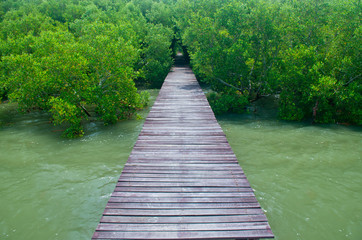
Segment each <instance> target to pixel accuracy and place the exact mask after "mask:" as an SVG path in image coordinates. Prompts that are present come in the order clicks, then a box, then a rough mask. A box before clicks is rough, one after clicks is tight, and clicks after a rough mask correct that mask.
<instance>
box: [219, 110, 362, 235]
mask: <svg viewBox="0 0 362 240" xmlns="http://www.w3.org/2000/svg"><path fill="white" fill-rule="evenodd" d="M246 116H247V115H228V116H223V117H220V118H219V123H220V125H221V126H222V128H223V130H224V132H225V133H226V135H227V138H228V140H229V143H230V145H231V147H232V148H233V150H234V152H235V154H236V155H237V157H238V160H239V162H240V164H241V166H242V168H243V169H244V171H245V173H246V176H247V178H248V180H249V182H250V184H251V185H252V187H253V188H254V189H255V194H256V196H257V198H258V200H259V202H260V204H261V205H262V207H263V208H264V209H265V211H266V214H267V217H268V219H269V222H270V225H271V228H272V230H273V232H274V234H275V235H276V239H281V240H289V239H304V240H313V239H316V240H322V239H325V240H331V239H338V240H340V239H353V240H360V239H362V204H361V203H362V158H361V157H362V148H361V146H362V134H361V128H357V127H354V128H353V127H344V126H337V125H328V126H315V125H311V124H303V123H290V122H283V121H278V120H276V119H267V118H264V119H263V118H257V119H250V118H248V117H246Z"/></svg>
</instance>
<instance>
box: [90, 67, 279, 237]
mask: <svg viewBox="0 0 362 240" xmlns="http://www.w3.org/2000/svg"><path fill="white" fill-rule="evenodd" d="M272 237H273V233H272V231H271V229H270V226H269V224H268V221H267V218H266V216H265V215H264V213H263V210H262V209H261V208H260V205H259V203H258V202H257V200H256V198H255V196H254V193H253V190H252V189H251V187H250V185H249V182H248V180H247V179H246V177H245V175H244V173H243V170H242V169H241V167H240V166H239V164H238V162H237V159H236V157H235V155H234V153H233V151H232V149H231V147H230V145H229V143H228V142H227V140H226V137H225V134H224V133H223V131H222V129H221V128H220V126H219V124H218V123H217V121H216V119H215V117H214V114H213V112H212V110H211V108H210V106H209V104H208V102H207V99H206V97H205V95H204V93H203V92H202V90H201V88H200V86H199V84H198V82H197V81H196V78H195V76H194V74H193V72H192V71H191V69H190V68H188V67H187V66H179V67H174V68H173V69H172V71H171V72H170V73H169V74H168V76H167V78H166V80H165V82H164V84H163V86H162V89H161V91H160V93H159V96H158V98H157V100H156V102H155V104H154V105H153V107H152V110H151V112H150V113H149V115H148V117H147V119H146V121H145V123H144V126H143V129H142V131H141V133H140V135H139V137H138V140H137V142H136V144H135V146H134V148H133V151H132V153H131V155H130V157H129V159H128V161H127V163H126V165H125V167H124V169H123V172H122V174H121V176H120V178H119V181H118V183H117V186H116V188H115V190H114V192H113V194H112V196H111V198H110V199H109V201H108V204H107V206H106V208H105V210H104V213H103V216H102V218H101V220H100V223H99V225H98V227H97V229H96V231H95V233H94V235H93V238H92V239H260V238H272Z"/></svg>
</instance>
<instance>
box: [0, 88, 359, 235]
mask: <svg viewBox="0 0 362 240" xmlns="http://www.w3.org/2000/svg"><path fill="white" fill-rule="evenodd" d="M156 95H157V91H153V94H152V96H153V97H155V96H156ZM146 114H147V111H145V112H143V115H146ZM0 121H2V122H3V123H4V122H5V123H7V124H6V126H3V127H0V179H1V182H0V239H21V240H23V239H37V240H43V239H44V240H48V239H61V240H63V239H64V240H68V239H72V240H73V239H76V240H77V239H90V238H91V236H92V234H93V231H94V229H95V227H96V226H97V223H98V221H99V219H100V216H101V214H102V212H103V209H104V206H105V204H106V202H107V200H108V197H109V196H110V194H111V192H112V191H113V189H114V185H115V182H116V181H117V179H118V177H119V172H120V171H121V169H122V167H123V165H124V163H125V162H126V160H127V158H128V156H129V154H130V151H131V149H132V146H133V144H134V142H135V141H136V138H137V136H138V133H139V132H140V130H141V128H142V123H143V121H142V120H131V121H125V122H121V123H119V124H116V125H114V126H108V127H104V126H102V125H101V124H98V123H90V124H88V126H87V135H86V136H85V137H84V138H82V139H78V140H65V139H62V138H60V134H61V133H60V132H59V131H57V130H59V128H57V127H53V126H52V125H51V124H49V123H48V117H47V116H46V115H44V114H31V115H19V114H17V113H16V111H15V109H14V108H13V107H12V106H8V105H0ZM219 121H220V124H221V125H222V127H223V129H224V131H225V133H226V134H227V137H228V139H229V141H230V144H231V145H232V147H233V149H234V151H235V153H236V154H237V156H238V158H239V160H240V163H241V165H242V167H243V169H244V171H245V172H246V174H247V177H248V179H249V181H250V183H251V185H252V187H253V188H254V189H255V190H256V194H257V197H258V198H259V201H260V203H261V205H262V206H263V208H264V209H265V210H266V211H267V216H268V218H269V221H270V224H271V226H272V229H273V231H274V233H275V235H276V236H277V237H276V239H280V240H290V239H304V240H313V239H316V240H317V239H318V240H322V239H326V240H327V239H328V240H330V239H353V240H357V239H358V240H359V239H362V204H361V203H362V159H361V156H362V149H361V143H362V134H361V133H362V131H361V129H360V128H347V127H342V126H323V127H318V126H310V125H307V124H291V123H285V122H279V121H277V120H272V119H269V120H268V119H250V117H245V116H240V115H239V116H231V115H229V116H223V117H220V118H219ZM9 123H10V124H9Z"/></svg>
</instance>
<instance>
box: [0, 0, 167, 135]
mask: <svg viewBox="0 0 362 240" xmlns="http://www.w3.org/2000/svg"><path fill="white" fill-rule="evenodd" d="M151 3H152V4H151V8H150V9H154V10H152V11H151V10H150V12H148V11H147V14H148V15H149V18H150V19H151V18H152V22H147V21H151V20H150V19H147V18H146V17H145V15H142V13H141V11H140V9H139V8H138V6H137V5H135V4H134V3H132V2H128V3H126V1H117V2H114V1H99V0H88V1H76V0H64V1H55V0H49V1H40V0H39V1H38V0H31V1H26V2H25V1H19V2H16V1H10V0H9V1H6V4H5V5H3V4H2V5H1V9H2V11H3V12H1V22H0V26H1V28H0V57H1V61H0V74H1V75H0V96H1V98H7V97H8V98H9V99H10V100H11V101H14V102H17V103H18V106H19V109H20V110H21V111H24V112H29V111H33V110H43V111H48V112H50V113H51V115H52V119H53V123H54V124H56V125H64V126H65V127H66V130H65V132H64V136H65V137H79V136H82V135H83V134H84V131H83V127H82V124H83V123H84V121H85V120H87V119H88V117H89V115H90V113H89V112H88V111H87V107H91V109H95V111H96V112H95V113H94V112H92V115H94V116H92V117H97V118H98V119H99V120H101V121H103V122H104V123H105V124H109V123H115V122H117V121H118V120H120V119H127V118H130V117H131V116H132V115H133V114H134V113H135V112H136V111H137V110H139V109H141V108H143V107H145V106H146V105H147V101H148V97H149V95H148V94H147V93H146V92H144V93H141V94H139V93H138V92H137V88H136V87H135V83H134V81H133V79H136V78H137V79H138V80H139V81H141V82H144V84H146V83H147V84H149V83H154V82H155V83H157V84H160V83H161V82H162V80H163V79H164V77H165V75H166V73H167V72H168V70H169V68H170V66H171V64H172V59H171V51H170V49H169V48H170V45H171V41H172V38H173V33H172V31H171V29H170V28H169V27H168V26H164V25H162V24H161V22H163V23H164V24H166V22H167V21H166V19H163V18H164V17H166V15H167V14H166V15H164V16H163V17H160V16H158V18H157V19H156V16H155V14H156V13H157V12H160V11H161V12H165V13H169V8H168V7H166V6H164V5H161V3H157V7H152V6H153V4H156V3H154V2H153V1H151ZM4 6H5V7H4ZM151 12H154V14H153V15H152V14H151ZM167 16H168V15H167ZM167 24H169V23H167Z"/></svg>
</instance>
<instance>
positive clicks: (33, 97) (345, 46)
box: [0, 0, 362, 137]
mask: <svg viewBox="0 0 362 240" xmlns="http://www.w3.org/2000/svg"><path fill="white" fill-rule="evenodd" d="M361 34H362V27H361V4H360V0H303V1H294V0H224V1H219V0H158V1H157V0H5V1H2V2H1V3H0V57H1V60H0V100H1V98H3V99H7V98H8V99H9V100H11V101H15V102H17V103H18V106H19V109H20V110H22V111H25V112H26V111H32V110H44V111H48V112H50V113H51V114H52V118H53V122H54V123H55V124H62V125H65V126H66V127H67V129H66V131H65V133H64V134H65V135H66V136H69V137H74V136H81V135H83V128H82V122H84V120H86V119H87V118H89V117H90V116H91V115H93V110H92V114H90V110H89V109H94V113H95V114H96V117H97V118H98V119H100V120H102V121H104V122H105V123H106V124H107V123H114V122H116V121H117V120H119V119H126V118H129V117H130V116H132V115H133V114H134V113H135V111H136V110H137V109H140V108H142V107H143V106H144V105H145V104H146V103H147V94H145V93H141V94H140V93H139V92H138V91H137V88H136V84H135V82H136V83H137V86H142V85H143V86H152V87H154V86H160V85H161V83H162V81H163V79H164V77H165V76H166V74H167V72H168V71H169V69H170V66H171V65H172V54H173V53H174V52H175V49H176V46H177V42H178V43H179V44H180V45H182V48H183V49H184V54H185V55H187V56H189V57H190V61H191V66H192V68H193V70H194V71H195V73H196V75H197V77H198V79H200V80H201V81H205V82H206V83H208V84H209V85H210V86H211V88H212V89H213V93H211V94H210V95H209V96H208V98H209V101H210V104H211V106H212V107H213V109H214V111H215V113H222V112H227V111H232V112H241V111H243V110H244V108H245V106H246V105H247V104H248V103H249V102H250V101H254V100H256V99H258V98H260V97H262V96H264V95H268V94H278V95H280V104H279V106H280V109H279V110H280V117H281V118H282V119H287V120H303V119H308V118H309V119H313V120H314V121H315V122H320V123H329V122H343V123H344V122H348V123H353V124H361V123H362V110H361V108H360V106H361V105H362V101H361V79H362V75H361V73H362V69H361V66H362V60H361V46H362V41H361Z"/></svg>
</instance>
